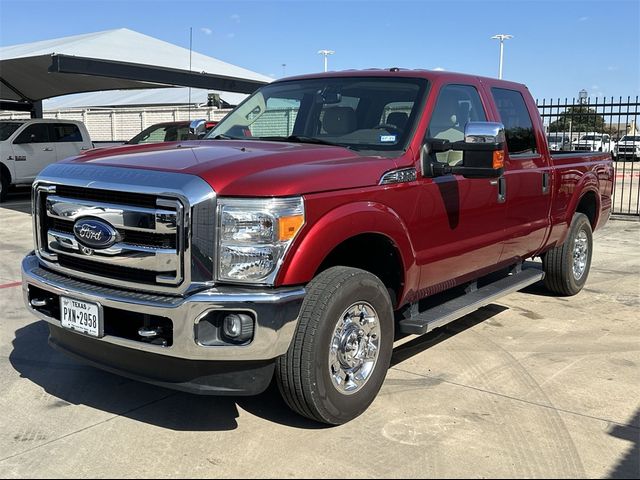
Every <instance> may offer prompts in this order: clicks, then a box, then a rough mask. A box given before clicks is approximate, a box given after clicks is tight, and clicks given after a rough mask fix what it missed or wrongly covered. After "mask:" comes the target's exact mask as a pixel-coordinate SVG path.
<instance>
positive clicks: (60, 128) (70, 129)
mask: <svg viewBox="0 0 640 480" xmlns="http://www.w3.org/2000/svg"><path fill="white" fill-rule="evenodd" d="M49 129H50V130H49V134H50V136H51V139H52V140H53V141H54V142H55V144H56V159H57V160H64V159H65V158H68V157H73V156H75V155H78V154H79V153H80V152H81V151H82V150H83V147H85V143H84V141H83V138H82V133H81V132H80V128H78V125H76V124H75V123H64V122H60V123H50V124H49Z"/></svg>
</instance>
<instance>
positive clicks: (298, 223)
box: [278, 215, 304, 242]
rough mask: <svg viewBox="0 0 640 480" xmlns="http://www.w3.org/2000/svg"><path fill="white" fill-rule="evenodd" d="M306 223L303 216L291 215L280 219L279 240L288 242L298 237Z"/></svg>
mask: <svg viewBox="0 0 640 480" xmlns="http://www.w3.org/2000/svg"><path fill="white" fill-rule="evenodd" d="M303 223H304V216H303V215H291V216H289V217H280V218H279V219H278V240H280V241H281V242H286V241H287V240H291V239H292V238H293V237H295V236H296V233H298V230H300V227H302V224H303Z"/></svg>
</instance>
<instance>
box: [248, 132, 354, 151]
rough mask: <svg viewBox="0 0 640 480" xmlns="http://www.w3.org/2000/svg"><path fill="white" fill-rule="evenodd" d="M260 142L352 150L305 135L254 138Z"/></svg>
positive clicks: (346, 146)
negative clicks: (329, 146) (313, 145)
mask: <svg viewBox="0 0 640 480" xmlns="http://www.w3.org/2000/svg"><path fill="white" fill-rule="evenodd" d="M254 138H257V139H258V140H266V141H269V142H292V143H312V144H316V145H331V146H333V147H344V148H349V149H351V147H350V146H348V145H341V144H339V143H334V142H329V141H327V140H323V139H321V138H316V137H306V136H304V135H289V136H288V137H278V136H273V137H254Z"/></svg>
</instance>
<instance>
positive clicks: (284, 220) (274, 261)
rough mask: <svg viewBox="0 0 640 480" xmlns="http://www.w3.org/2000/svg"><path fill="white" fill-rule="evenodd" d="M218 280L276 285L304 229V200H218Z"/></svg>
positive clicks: (295, 198)
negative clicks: (275, 281) (279, 274)
mask: <svg viewBox="0 0 640 480" xmlns="http://www.w3.org/2000/svg"><path fill="white" fill-rule="evenodd" d="M218 218H219V219H220V223H219V225H218V228H219V229H218V231H219V235H218V280H221V281H231V282H243V283H257V284H273V281H274V279H275V276H276V275H277V273H278V269H279V267H280V265H281V264H282V261H283V259H284V256H285V254H286V252H287V250H288V248H289V246H290V245H291V243H292V242H293V240H294V239H295V237H296V235H297V234H298V232H299V231H300V229H301V228H302V226H303V225H304V204H303V201H302V198H301V197H294V198H273V199H251V198H248V199H244V198H242V199H241V198H220V199H219V200H218Z"/></svg>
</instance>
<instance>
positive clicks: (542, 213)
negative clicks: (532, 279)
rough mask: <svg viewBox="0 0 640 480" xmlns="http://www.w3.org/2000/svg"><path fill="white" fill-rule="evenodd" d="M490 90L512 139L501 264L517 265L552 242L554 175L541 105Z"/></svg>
mask: <svg viewBox="0 0 640 480" xmlns="http://www.w3.org/2000/svg"><path fill="white" fill-rule="evenodd" d="M490 90H491V95H492V96H493V99H494V103H495V106H496V108H497V113H498V116H499V118H500V121H501V122H502V123H503V124H504V127H505V133H506V137H507V149H506V155H505V174H504V177H505V183H506V191H505V200H506V206H507V209H506V218H505V228H506V232H505V234H506V238H505V243H504V249H503V251H502V255H501V262H508V261H517V260H520V259H524V258H527V257H529V256H531V255H532V254H533V253H535V252H537V251H538V250H539V249H540V248H541V246H542V244H543V242H544V240H545V238H546V234H547V230H548V228H549V225H550V220H549V215H550V209H551V192H552V191H553V190H552V188H551V187H552V185H551V181H552V179H553V176H552V172H551V166H550V165H549V154H548V151H547V148H546V143H545V139H544V137H543V136H542V132H543V129H542V125H541V124H540V121H539V118H540V117H539V116H538V114H537V111H536V110H535V105H532V104H530V103H527V101H526V100H525V97H524V95H523V94H522V93H521V92H520V91H518V90H516V89H508V88H498V87H493V88H491V89H490ZM527 98H529V96H527Z"/></svg>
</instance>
